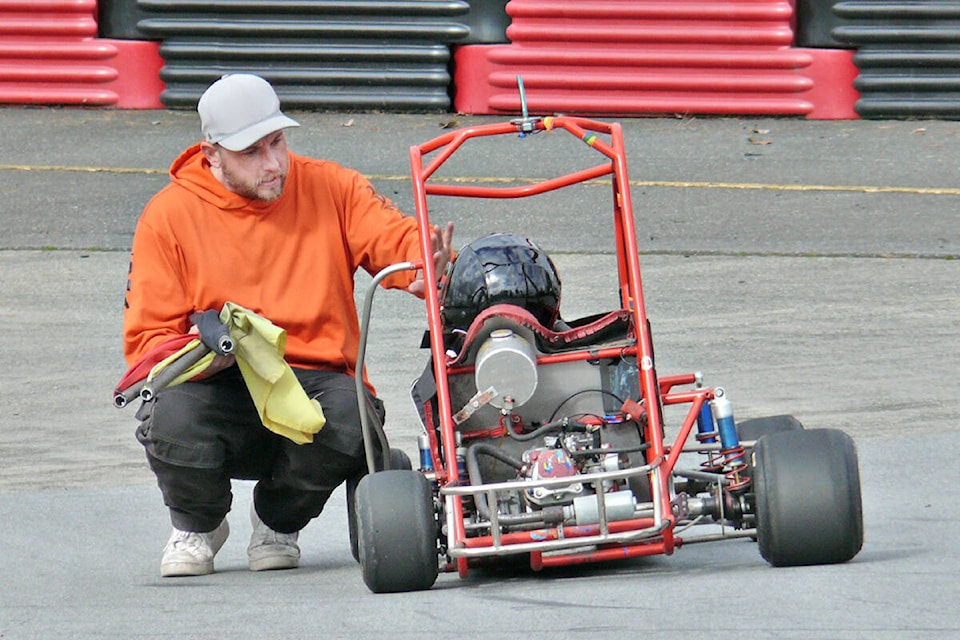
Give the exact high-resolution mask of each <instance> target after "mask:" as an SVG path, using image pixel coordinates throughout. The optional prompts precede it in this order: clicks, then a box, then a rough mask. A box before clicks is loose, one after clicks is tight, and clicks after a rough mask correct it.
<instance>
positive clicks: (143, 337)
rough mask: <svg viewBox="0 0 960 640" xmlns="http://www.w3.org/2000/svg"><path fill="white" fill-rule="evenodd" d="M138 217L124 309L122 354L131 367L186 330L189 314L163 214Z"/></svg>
mask: <svg viewBox="0 0 960 640" xmlns="http://www.w3.org/2000/svg"><path fill="white" fill-rule="evenodd" d="M155 202H156V199H155V200H154V202H152V203H151V204H150V205H147V210H146V211H145V212H144V215H143V216H142V217H141V219H140V222H139V223H138V225H137V230H136V233H135V234H134V238H133V251H132V252H131V254H130V268H129V271H128V274H127V290H126V295H125V297H124V305H123V307H124V308H123V353H124V357H125V358H126V360H127V362H128V363H134V362H136V361H137V360H138V359H140V358H141V357H142V356H143V355H144V354H145V353H147V352H148V351H150V349H152V348H153V347H155V346H157V345H158V344H160V343H162V342H163V341H165V340H168V339H169V338H171V337H173V336H175V335H178V334H182V333H186V332H187V331H188V330H189V320H188V318H189V315H190V312H191V311H192V310H193V309H192V305H191V303H190V300H189V297H188V295H187V293H186V286H185V282H184V278H183V273H184V269H183V257H182V253H181V252H180V251H179V247H178V246H177V244H176V239H175V235H174V234H172V233H171V230H170V229H167V228H165V224H164V222H165V220H164V219H163V217H162V216H159V215H151V213H152V212H151V207H153V206H156V205H155Z"/></svg>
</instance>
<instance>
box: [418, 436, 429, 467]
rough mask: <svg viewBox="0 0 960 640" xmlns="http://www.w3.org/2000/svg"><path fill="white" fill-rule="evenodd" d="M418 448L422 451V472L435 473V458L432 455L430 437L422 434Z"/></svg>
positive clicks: (419, 437)
mask: <svg viewBox="0 0 960 640" xmlns="http://www.w3.org/2000/svg"><path fill="white" fill-rule="evenodd" d="M417 448H418V449H419V450H420V471H423V472H424V473H426V472H428V471H433V458H432V457H431V455H430V436H428V435H427V434H425V433H421V434H420V435H419V436H418V437H417Z"/></svg>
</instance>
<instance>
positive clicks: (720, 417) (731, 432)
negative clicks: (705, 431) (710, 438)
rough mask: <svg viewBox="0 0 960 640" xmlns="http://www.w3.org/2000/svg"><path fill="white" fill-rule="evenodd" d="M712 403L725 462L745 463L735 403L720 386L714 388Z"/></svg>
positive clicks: (731, 463) (732, 463)
mask: <svg viewBox="0 0 960 640" xmlns="http://www.w3.org/2000/svg"><path fill="white" fill-rule="evenodd" d="M710 404H711V405H713V416H714V419H715V420H716V422H717V431H718V433H719V434H720V448H721V450H722V452H723V454H724V459H725V462H727V464H730V465H732V466H737V465H738V464H743V448H742V447H741V446H740V437H739V436H738V435H737V424H736V422H734V420H733V404H731V402H730V399H729V398H727V394H726V393H725V392H724V390H723V389H721V388H720V387H717V388H716V389H714V391H713V400H712V401H711V402H710Z"/></svg>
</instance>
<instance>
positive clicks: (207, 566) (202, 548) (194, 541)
mask: <svg viewBox="0 0 960 640" xmlns="http://www.w3.org/2000/svg"><path fill="white" fill-rule="evenodd" d="M228 535H230V525H228V524H227V519H226V518H224V519H223V521H222V522H221V523H220V525H219V526H218V527H217V528H216V529H214V530H213V531H208V532H206V533H196V532H194V531H180V530H179V529H174V530H173V533H172V534H170V539H169V540H168V541H167V546H165V547H164V548H163V560H161V561H160V575H161V577H164V578H168V577H173V576H205V575H207V574H208V573H213V557H214V556H215V555H217V551H220V547H222V546H223V543H224V542H225V541H226V540H227V536H228Z"/></svg>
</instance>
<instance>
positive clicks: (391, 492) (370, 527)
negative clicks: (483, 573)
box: [356, 469, 439, 593]
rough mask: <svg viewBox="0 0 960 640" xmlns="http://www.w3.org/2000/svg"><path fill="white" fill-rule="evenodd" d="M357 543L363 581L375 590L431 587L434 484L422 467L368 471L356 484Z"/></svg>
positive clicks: (434, 577)
mask: <svg viewBox="0 0 960 640" xmlns="http://www.w3.org/2000/svg"><path fill="white" fill-rule="evenodd" d="M356 509H357V542H358V551H359V556H360V569H361V572H362V573H363V581H364V583H365V584H366V585H367V587H368V588H369V589H370V590H371V591H373V592H374V593H391V592H397V591H419V590H422V589H429V588H430V587H432V586H433V583H434V582H436V580H437V574H438V573H439V559H438V554H437V522H436V519H435V518H434V510H433V493H432V490H431V488H430V483H429V481H428V480H427V479H426V477H424V475H423V474H422V473H420V472H419V471H412V470H409V469H395V470H390V471H381V472H379V473H375V474H373V475H368V476H364V478H363V479H362V480H361V481H360V484H359V485H357V494H356Z"/></svg>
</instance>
